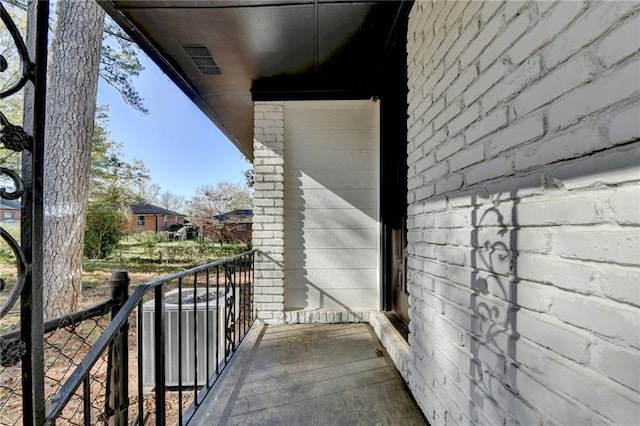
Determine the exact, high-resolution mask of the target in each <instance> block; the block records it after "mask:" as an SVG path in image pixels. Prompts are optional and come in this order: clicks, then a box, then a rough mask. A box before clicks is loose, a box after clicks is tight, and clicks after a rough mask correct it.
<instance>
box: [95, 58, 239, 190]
mask: <svg viewBox="0 0 640 426" xmlns="http://www.w3.org/2000/svg"><path fill="white" fill-rule="evenodd" d="M139 58H140V60H141V62H142V64H143V66H144V67H145V69H144V70H143V71H142V72H141V73H140V76H139V77H137V78H134V85H135V87H136V88H137V89H138V92H139V93H140V95H141V96H142V97H143V98H144V103H145V106H146V107H147V109H148V110H149V114H147V115H144V114H141V113H139V112H137V111H135V110H134V109H133V108H131V107H130V106H128V105H126V104H125V103H124V101H123V100H122V98H121V97H120V94H119V93H118V92H117V91H116V90H115V89H113V88H112V87H111V86H109V85H108V84H106V83H105V82H104V81H102V80H100V83H99V86H98V105H109V128H108V130H109V131H110V133H111V135H110V136H111V139H112V140H114V141H116V142H120V143H121V144H122V145H123V152H124V155H125V159H126V160H127V161H131V160H133V159H138V160H142V161H144V163H145V165H146V166H147V168H148V169H149V171H150V172H151V181H152V183H156V184H158V185H159V186H160V187H161V188H162V190H163V191H171V192H173V193H174V194H176V195H183V196H184V197H185V199H188V198H190V197H191V196H193V195H194V194H195V191H196V188H198V187H199V186H203V185H214V186H215V185H216V184H217V183H218V182H231V183H241V182H243V181H244V178H243V172H244V171H245V170H247V169H248V168H250V167H251V165H250V164H249V162H247V160H245V159H244V157H243V156H242V154H240V151H238V149H237V148H236V147H235V146H234V145H233V144H232V143H231V141H229V140H228V139H227V138H226V137H225V136H224V135H223V134H222V133H221V132H220V131H219V130H218V129H217V128H216V126H215V125H214V124H213V123H212V122H211V121H210V120H209V119H208V118H207V117H206V116H205V115H204V114H203V113H202V112H201V111H200V110H199V109H198V108H197V107H196V106H195V105H194V104H193V103H192V102H191V101H190V100H189V99H188V98H187V97H186V96H185V95H184V94H183V93H182V92H181V91H180V90H179V89H178V88H177V87H176V86H175V85H174V84H173V83H172V82H171V80H169V78H168V77H167V76H166V75H164V74H163V73H162V71H160V70H159V69H158V67H157V66H156V65H155V64H154V63H153V62H151V61H150V60H149V59H148V58H147V57H146V56H145V55H144V53H140V54H139Z"/></svg>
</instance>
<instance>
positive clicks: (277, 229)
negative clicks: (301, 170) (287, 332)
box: [253, 102, 284, 324]
mask: <svg viewBox="0 0 640 426" xmlns="http://www.w3.org/2000/svg"><path fill="white" fill-rule="evenodd" d="M253 156H254V167H253V179H254V182H255V186H254V191H253V214H254V216H253V247H254V248H255V249H257V250H258V253H257V255H256V261H255V265H254V281H255V282H254V286H255V295H254V301H255V307H256V310H257V312H258V320H260V321H263V322H265V323H269V324H273V323H281V322H283V321H284V221H283V218H284V191H283V187H282V185H283V183H282V182H284V104H283V103H282V102H255V103H254V139H253Z"/></svg>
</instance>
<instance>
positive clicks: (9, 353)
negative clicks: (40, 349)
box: [0, 338, 27, 367]
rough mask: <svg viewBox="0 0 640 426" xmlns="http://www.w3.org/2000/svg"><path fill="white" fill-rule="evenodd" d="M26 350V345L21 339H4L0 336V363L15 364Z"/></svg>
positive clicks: (9, 365) (4, 364) (3, 364)
mask: <svg viewBox="0 0 640 426" xmlns="http://www.w3.org/2000/svg"><path fill="white" fill-rule="evenodd" d="M26 352H27V345H26V344H25V343H24V342H23V341H21V340H5V339H2V338H0V365H1V366H3V367H13V366H14V365H17V364H18V363H19V362H20V360H21V359H22V357H23V356H24V354H25V353H26Z"/></svg>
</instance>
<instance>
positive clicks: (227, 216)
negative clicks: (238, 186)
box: [213, 209, 253, 223]
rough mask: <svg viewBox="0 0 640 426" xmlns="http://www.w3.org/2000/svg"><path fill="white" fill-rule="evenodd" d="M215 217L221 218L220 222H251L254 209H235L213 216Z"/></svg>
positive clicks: (216, 218)
mask: <svg viewBox="0 0 640 426" xmlns="http://www.w3.org/2000/svg"><path fill="white" fill-rule="evenodd" d="M213 219H215V220H219V221H220V222H234V223H251V222H252V221H253V210H251V209H242V210H233V211H230V212H226V213H222V214H219V215H216V216H213Z"/></svg>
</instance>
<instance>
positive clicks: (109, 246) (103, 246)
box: [84, 202, 127, 259]
mask: <svg viewBox="0 0 640 426" xmlns="http://www.w3.org/2000/svg"><path fill="white" fill-rule="evenodd" d="M126 225H127V218H126V216H125V215H124V214H123V212H122V210H121V209H119V208H118V206H117V205H116V204H110V203H105V204H102V203H97V202H93V203H92V202H90V203H89V205H88V207H87V224H86V229H85V234H84V255H85V256H86V257H89V258H91V259H105V258H107V257H109V255H110V254H111V253H113V251H114V250H115V249H116V248H117V247H118V242H119V241H120V238H121V237H122V232H123V230H124V228H125V226H126Z"/></svg>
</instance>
